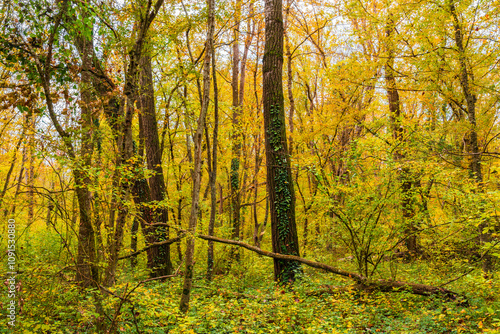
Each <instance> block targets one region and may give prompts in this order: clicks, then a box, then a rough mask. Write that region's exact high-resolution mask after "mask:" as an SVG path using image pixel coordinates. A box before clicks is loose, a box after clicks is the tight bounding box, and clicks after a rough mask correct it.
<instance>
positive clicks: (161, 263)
mask: <svg viewBox="0 0 500 334" xmlns="http://www.w3.org/2000/svg"><path fill="white" fill-rule="evenodd" d="M138 101H139V105H140V108H141V110H140V115H139V117H140V118H141V120H142V122H141V125H142V132H141V133H142V134H143V136H144V138H143V140H144V147H145V151H146V160H147V164H148V169H149V170H152V171H153V172H154V173H153V175H152V176H151V177H150V178H149V187H150V190H151V191H150V193H151V200H152V201H153V202H156V203H154V204H155V206H157V207H158V209H156V210H154V211H153V214H154V221H155V222H161V223H166V222H167V221H168V211H167V208H166V206H165V205H164V204H161V202H162V201H163V200H164V199H165V180H164V176H163V168H162V156H161V150H160V140H159V135H158V126H157V121H156V110H155V99H154V87H153V73H152V68H151V58H150V57H149V55H144V56H143V57H142V59H141V69H140V95H139V98H138ZM143 231H144V233H145V234H147V235H151V237H150V238H149V239H150V240H149V242H159V241H162V240H166V239H168V229H167V228H166V227H164V226H159V227H155V228H149V227H146V229H145V230H143ZM148 256H152V259H151V261H148V263H149V264H150V265H151V266H152V267H150V269H151V277H157V276H165V275H170V274H171V272H172V263H171V261H170V246H169V245H164V246H161V247H157V248H156V249H155V250H154V251H153V252H150V253H148Z"/></svg>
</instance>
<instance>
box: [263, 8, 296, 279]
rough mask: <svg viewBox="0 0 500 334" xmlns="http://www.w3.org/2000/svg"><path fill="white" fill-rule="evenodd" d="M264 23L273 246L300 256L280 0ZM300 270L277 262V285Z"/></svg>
mask: <svg viewBox="0 0 500 334" xmlns="http://www.w3.org/2000/svg"><path fill="white" fill-rule="evenodd" d="M265 22H266V31H265V36H266V39H265V40H266V42H265V47H264V61H263V103H264V129H265V131H264V132H265V139H266V163H267V191H268V194H269V204H270V212H271V231H272V244H273V251H274V252H275V253H281V254H286V255H294V256H298V255H299V242H298V238H297V228H296V223H295V194H294V190H293V180H292V175H291V171H290V156H289V154H288V147H287V140H286V129H285V122H286V121H285V111H284V98H283V82H282V80H283V13H282V1H281V0H266V2H265ZM298 270H300V266H299V264H298V263H297V262H296V261H286V260H281V259H277V258H275V260H274V279H275V280H276V281H278V282H293V281H294V280H295V278H296V274H297V272H298Z"/></svg>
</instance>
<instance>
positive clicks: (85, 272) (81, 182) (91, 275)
mask: <svg viewBox="0 0 500 334" xmlns="http://www.w3.org/2000/svg"><path fill="white" fill-rule="evenodd" d="M82 44H83V45H82V48H81V51H80V57H81V59H82V69H83V71H82V74H81V83H80V95H81V103H80V108H81V119H82V125H81V130H82V131H81V138H80V139H81V151H80V156H79V160H81V166H82V168H81V169H79V168H78V167H77V168H76V169H74V170H73V175H74V178H75V184H76V197H77V200H78V206H79V213H80V224H79V229H78V253H77V260H76V262H77V271H76V281H77V282H80V283H81V285H82V286H85V287H89V286H95V284H98V283H99V274H98V270H97V264H96V260H97V254H96V248H95V231H94V224H93V223H92V194H91V192H90V190H89V189H88V186H89V185H90V184H92V180H91V177H90V175H89V174H88V170H89V169H90V168H91V166H92V154H93V150H94V145H93V144H94V143H93V140H94V138H93V128H94V121H93V116H92V114H93V110H92V107H91V103H92V102H93V101H94V99H93V97H92V76H91V74H90V69H91V67H92V57H93V51H94V49H93V48H94V47H93V41H92V38H91V39H90V40H86V39H83V37H82ZM77 165H78V164H77Z"/></svg>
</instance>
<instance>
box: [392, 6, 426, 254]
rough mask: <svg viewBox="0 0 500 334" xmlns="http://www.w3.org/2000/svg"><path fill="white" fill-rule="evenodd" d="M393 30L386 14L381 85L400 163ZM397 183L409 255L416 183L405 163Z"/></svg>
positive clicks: (413, 233) (413, 237)
mask: <svg viewBox="0 0 500 334" xmlns="http://www.w3.org/2000/svg"><path fill="white" fill-rule="evenodd" d="M394 31H395V27H394V18H393V16H392V14H390V15H389V18H388V21H387V25H386V38H387V40H386V44H387V45H386V47H387V53H388V55H387V62H386V64H385V84H386V90H387V98H388V101H389V115H390V120H391V126H392V135H393V138H394V145H395V147H396V148H395V150H394V160H396V161H399V162H400V163H403V161H402V160H403V159H404V158H405V154H404V153H403V152H402V150H401V146H403V145H404V141H405V139H404V129H403V125H402V117H403V115H402V113H401V102H400V99H399V92H398V89H397V87H396V79H395V77H394V75H395V70H394V58H395V56H394V52H395V51H394V41H393V38H394V37H393V34H394ZM399 177H400V182H401V196H402V199H401V207H402V211H403V224H404V226H405V234H406V238H405V243H406V248H407V249H408V252H409V254H410V255H414V254H416V253H418V251H419V246H418V242H417V233H416V231H417V228H416V226H415V222H414V220H415V207H416V201H415V200H416V186H417V182H416V181H415V180H414V178H415V176H414V175H413V173H412V171H411V170H410V168H409V167H408V166H403V167H402V168H401V169H400V172H399Z"/></svg>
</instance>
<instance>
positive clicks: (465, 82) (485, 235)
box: [448, 0, 493, 273]
mask: <svg viewBox="0 0 500 334" xmlns="http://www.w3.org/2000/svg"><path fill="white" fill-rule="evenodd" d="M448 1H449V10H450V13H451V16H452V20H453V28H454V30H455V36H454V37H455V45H456V47H457V51H458V60H459V64H460V85H461V87H462V91H463V94H464V97H465V101H466V104H467V118H468V120H469V124H470V126H471V127H470V130H469V132H468V133H467V135H466V140H465V146H466V147H465V148H466V151H467V153H468V155H469V174H470V178H471V179H473V180H474V181H475V182H476V183H477V185H478V188H479V191H481V192H482V191H483V184H482V183H483V173H482V169H481V152H480V150H479V143H478V138H477V137H478V136H477V122H476V101H477V96H476V95H475V94H474V92H473V90H472V88H471V83H470V81H473V80H474V73H473V71H472V69H471V68H469V67H468V65H467V58H466V55H465V46H464V40H463V39H464V37H463V32H462V27H461V25H460V21H459V18H458V15H457V11H456V8H455V4H454V0H448ZM489 225H490V224H489V222H488V221H487V220H486V219H484V221H483V222H482V223H481V224H480V225H479V243H480V244H484V243H487V242H490V241H491V238H492V236H491V232H490V231H489ZM492 269H493V262H492V257H491V255H490V254H486V255H485V256H484V259H483V271H484V272H485V273H489V272H491V271H492Z"/></svg>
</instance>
